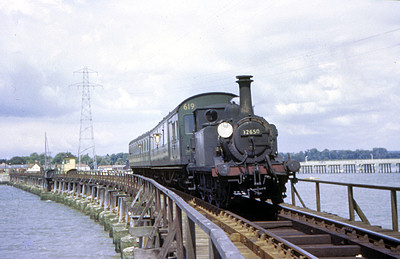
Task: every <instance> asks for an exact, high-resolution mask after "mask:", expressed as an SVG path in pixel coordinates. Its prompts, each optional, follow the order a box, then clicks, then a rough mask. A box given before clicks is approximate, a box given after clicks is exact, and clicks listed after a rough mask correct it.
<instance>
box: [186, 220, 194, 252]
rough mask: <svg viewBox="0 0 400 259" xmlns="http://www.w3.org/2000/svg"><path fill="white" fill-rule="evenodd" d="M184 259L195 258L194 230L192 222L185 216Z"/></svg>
mask: <svg viewBox="0 0 400 259" xmlns="http://www.w3.org/2000/svg"><path fill="white" fill-rule="evenodd" d="M185 232H186V258H196V228H195V224H194V222H193V221H192V220H191V219H190V218H189V217H188V216H186V226H185Z"/></svg>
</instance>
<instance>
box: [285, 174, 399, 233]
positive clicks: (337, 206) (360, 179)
mask: <svg viewBox="0 0 400 259" xmlns="http://www.w3.org/2000/svg"><path fill="white" fill-rule="evenodd" d="M297 178H299V179H317V180H323V181H332V182H342V183H353V184H368V185H379V186H391V187H400V174H399V173H388V174H384V173H373V174H361V173H359V174H343V173H342V174H298V175H297ZM287 187H288V190H287V195H288V197H287V198H285V202H286V203H289V204H290V203H291V202H292V199H291V191H290V185H289V184H288V185H287ZM295 187H296V189H297V191H298V192H299V194H300V196H301V198H302V199H303V201H304V203H305V205H306V206H307V207H308V208H310V209H313V210H316V207H317V206H316V191H315V183H310V182H298V183H297V184H296V185H295ZM399 193H400V192H397V196H399ZM353 194H354V199H355V200H356V202H357V204H358V205H359V207H360V208H361V209H362V211H363V212H364V214H365V215H366V217H367V219H368V220H369V222H370V223H371V225H378V226H381V227H383V228H386V229H392V217H391V213H392V212H391V198H390V197H391V194H390V191H389V190H374V189H365V188H358V187H354V188H353ZM320 196H321V211H324V212H328V213H332V214H336V215H338V216H341V217H343V218H347V219H348V218H349V205H348V195H347V186H338V185H328V184H322V183H321V184H320ZM296 205H297V206H301V203H300V201H299V200H298V199H297V198H296ZM397 207H398V208H400V197H397ZM355 215H356V220H360V219H359V217H358V216H357V213H356V212H355Z"/></svg>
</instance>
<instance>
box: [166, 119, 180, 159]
mask: <svg viewBox="0 0 400 259" xmlns="http://www.w3.org/2000/svg"><path fill="white" fill-rule="evenodd" d="M168 135H169V141H168V142H169V151H170V152H169V154H170V159H171V160H178V159H179V138H178V116H177V115H175V116H173V117H172V118H171V119H170V120H168Z"/></svg>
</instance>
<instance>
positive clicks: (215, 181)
mask: <svg viewBox="0 0 400 259" xmlns="http://www.w3.org/2000/svg"><path fill="white" fill-rule="evenodd" d="M237 78H238V81H237V83H238V84H239V91H240V104H239V105H238V104H236V103H234V102H232V99H233V98H235V97H237V95H235V94H232V93H220V92H215V93H204V94H199V95H195V96H192V97H190V98H188V99H186V100H184V101H183V102H182V103H180V104H179V105H178V106H177V107H176V108H175V109H174V110H173V111H171V112H170V113H169V114H168V115H167V116H166V117H165V118H164V119H163V120H162V121H161V122H160V123H158V125H157V126H156V127H155V128H153V129H151V130H150V131H148V132H146V133H145V134H143V135H141V136H140V137H138V138H136V139H134V140H132V141H131V142H130V143H129V154H130V157H129V164H130V167H131V168H132V170H133V172H134V173H138V174H143V175H146V176H147V177H151V178H154V179H156V180H157V181H159V182H160V183H162V184H164V185H169V186H174V187H175V188H179V189H183V190H185V191H188V192H191V193H193V194H196V195H198V196H200V197H201V198H202V199H204V200H208V201H209V202H211V203H214V204H216V205H218V206H223V207H225V206H227V205H228V204H229V202H230V199H231V198H232V197H233V196H234V195H248V196H250V197H253V198H260V199H262V200H267V199H270V200H272V202H273V203H274V204H277V203H280V202H282V201H283V197H285V191H286V188H285V184H286V183H287V181H288V178H289V177H290V176H292V177H295V172H297V171H298V170H299V168H300V164H299V162H298V161H294V160H290V159H289V160H287V161H283V160H282V159H281V158H280V157H279V156H278V150H277V136H278V131H277V129H276V127H275V125H273V124H270V123H268V122H267V121H266V120H265V119H264V118H262V117H260V116H256V115H254V112H253V107H252V101H251V91H250V84H251V82H252V81H253V80H251V76H238V77H237Z"/></svg>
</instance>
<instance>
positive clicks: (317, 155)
mask: <svg viewBox="0 0 400 259" xmlns="http://www.w3.org/2000/svg"><path fill="white" fill-rule="evenodd" d="M279 155H281V156H282V157H283V158H285V159H287V158H288V157H289V156H290V158H292V159H295V160H297V161H300V162H304V161H306V159H307V160H308V161H312V160H313V161H324V160H325V161H326V160H346V159H380V158H400V151H387V150H386V149H385V148H373V149H372V150H360V149H357V150H355V151H351V150H328V149H324V150H322V151H319V150H318V149H316V148H312V149H308V150H306V151H300V152H298V153H289V154H288V153H279ZM66 156H72V157H75V158H76V159H77V157H76V156H74V155H73V154H72V153H70V152H61V153H58V154H57V155H56V156H54V157H51V156H47V157H46V159H47V161H48V163H49V164H61V163H62V160H63V158H64V157H66ZM128 158H129V154H128V153H118V154H111V155H108V154H107V155H105V156H96V161H97V165H125V164H126V162H127V160H128ZM77 160H78V159H77ZM77 162H78V161H77ZM2 163H6V164H10V165H21V164H34V163H38V164H39V165H44V164H45V154H44V153H42V154H38V153H36V152H35V153H32V154H31V155H30V156H15V157H13V158H11V159H9V160H7V159H0V164H2ZM81 163H84V164H87V165H88V166H89V167H90V168H93V159H92V158H91V157H89V155H87V154H86V155H84V156H82V157H81Z"/></svg>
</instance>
